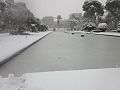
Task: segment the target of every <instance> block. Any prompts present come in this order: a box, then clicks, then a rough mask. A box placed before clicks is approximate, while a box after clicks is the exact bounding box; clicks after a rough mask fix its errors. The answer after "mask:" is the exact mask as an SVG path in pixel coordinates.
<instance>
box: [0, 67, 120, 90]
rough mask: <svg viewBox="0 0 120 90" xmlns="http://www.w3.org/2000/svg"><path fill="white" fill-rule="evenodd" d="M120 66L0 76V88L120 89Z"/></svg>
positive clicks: (0, 89) (2, 89)
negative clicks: (20, 75)
mask: <svg viewBox="0 0 120 90" xmlns="http://www.w3.org/2000/svg"><path fill="white" fill-rule="evenodd" d="M119 84H120V68H109V69H93V70H78V71H77V70H76V71H61V72H44V73H31V74H30V73H29V74H25V75H23V76H22V77H14V76H13V75H9V77H8V78H6V79H5V78H0V90H120V85H119Z"/></svg>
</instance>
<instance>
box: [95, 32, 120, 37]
mask: <svg viewBox="0 0 120 90" xmlns="http://www.w3.org/2000/svg"><path fill="white" fill-rule="evenodd" d="M93 34H96V35H107V36H118V37H120V33H118V32H99V33H93Z"/></svg>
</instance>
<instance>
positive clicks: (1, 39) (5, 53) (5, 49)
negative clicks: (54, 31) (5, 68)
mask: <svg viewBox="0 0 120 90" xmlns="http://www.w3.org/2000/svg"><path fill="white" fill-rule="evenodd" d="M50 32H51V31H47V32H40V33H30V32H29V34H30V35H9V34H0V50H1V51H0V63H1V62H3V61H4V60H5V59H7V58H9V57H10V56H12V55H14V54H15V53H17V52H18V51H20V50H21V49H23V48H26V47H27V46H29V45H30V44H32V43H33V42H35V41H37V40H39V39H40V38H42V37H44V36H45V35H47V34H48V33H50Z"/></svg>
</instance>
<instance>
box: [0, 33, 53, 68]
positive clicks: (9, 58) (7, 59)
mask: <svg viewBox="0 0 120 90" xmlns="http://www.w3.org/2000/svg"><path fill="white" fill-rule="evenodd" d="M51 33H52V32H49V33H47V34H46V35H44V36H43V37H41V38H39V39H38V40H36V41H34V42H33V43H31V44H29V45H28V46H26V47H24V48H22V49H20V50H18V51H17V52H15V53H14V54H12V55H11V56H9V57H7V58H6V59H4V60H2V61H1V62H0V66H1V65H3V64H5V63H7V62H8V61H9V60H11V59H12V58H14V57H15V56H17V55H19V54H21V53H22V52H24V51H25V50H27V49H28V48H29V47H31V46H33V45H34V44H36V43H37V42H38V41H40V40H41V39H43V38H44V37H46V36H47V35H49V34H51Z"/></svg>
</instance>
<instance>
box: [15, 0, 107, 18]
mask: <svg viewBox="0 0 120 90" xmlns="http://www.w3.org/2000/svg"><path fill="white" fill-rule="evenodd" d="M16 1H25V2H26V4H27V6H28V8H29V9H30V10H31V11H32V12H33V13H34V14H35V15H36V16H37V17H39V18H42V17H43V16H54V17H56V16H57V15H59V14H60V15H61V16H62V17H63V18H68V16H69V14H70V13H80V12H83V11H82V5H83V3H84V1H85V0H16ZM99 1H100V2H102V3H105V2H106V0H99Z"/></svg>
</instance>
